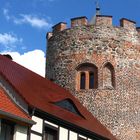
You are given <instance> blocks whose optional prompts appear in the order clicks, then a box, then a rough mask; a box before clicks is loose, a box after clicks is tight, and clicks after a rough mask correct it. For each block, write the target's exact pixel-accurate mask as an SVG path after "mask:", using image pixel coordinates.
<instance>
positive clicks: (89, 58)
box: [46, 15, 140, 140]
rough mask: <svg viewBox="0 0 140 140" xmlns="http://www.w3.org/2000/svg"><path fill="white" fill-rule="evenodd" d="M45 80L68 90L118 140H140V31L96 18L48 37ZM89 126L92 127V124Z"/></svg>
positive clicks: (73, 22)
mask: <svg viewBox="0 0 140 140" xmlns="http://www.w3.org/2000/svg"><path fill="white" fill-rule="evenodd" d="M46 77H47V78H48V79H50V80H53V81H54V82H55V83H58V84H59V85H61V86H62V87H64V88H66V89H68V90H70V91H71V93H72V94H73V95H74V96H75V97H77V98H78V99H79V101H80V102H81V103H82V104H83V105H84V106H85V107H86V108H87V109H88V110H89V111H90V112H91V113H92V114H93V115H94V116H96V117H97V119H98V120H100V121H101V123H103V124H104V125H105V126H106V127H107V128H108V129H109V130H110V131H111V132H112V133H113V134H114V135H116V137H117V138H118V139H120V140H140V28H136V23H135V22H134V21H130V20H128V19H124V18H123V19H121V20H120V26H119V27H115V26H113V25H112V16H103V15H97V16H96V22H95V24H94V25H89V23H88V21H87V18H86V17H78V18H73V19H71V28H66V23H64V22H61V23H58V24H57V25H55V26H53V31H52V33H50V32H49V33H48V34H47V58H46ZM93 125H94V124H93Z"/></svg>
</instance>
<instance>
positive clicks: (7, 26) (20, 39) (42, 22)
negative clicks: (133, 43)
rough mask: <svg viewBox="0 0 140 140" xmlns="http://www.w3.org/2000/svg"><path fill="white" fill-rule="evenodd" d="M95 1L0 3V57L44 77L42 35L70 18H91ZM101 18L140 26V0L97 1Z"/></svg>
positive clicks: (10, 0)
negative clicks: (5, 55) (3, 55)
mask: <svg viewBox="0 0 140 140" xmlns="http://www.w3.org/2000/svg"><path fill="white" fill-rule="evenodd" d="M95 1H96V0H0V54H7V53H8V54H10V55H11V56H12V57H13V61H15V62H17V63H19V64H21V65H23V66H25V67H27V68H29V69H31V70H33V71H34V72H36V73H38V74H40V75H41V76H44V75H45V59H46V58H45V57H46V50H47V48H46V33H47V32H50V31H52V26H54V25H55V24H57V23H59V22H66V23H67V26H68V27H70V19H71V18H74V17H80V16H86V17H87V18H88V20H89V21H90V19H91V18H92V17H93V16H94V15H95ZM98 1H99V5H100V8H101V14H102V15H111V16H113V24H114V26H119V20H120V19H121V18H127V19H130V20H133V21H136V23H137V26H138V27H139V26H140V14H139V13H140V0H98Z"/></svg>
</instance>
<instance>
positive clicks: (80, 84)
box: [76, 63, 98, 90]
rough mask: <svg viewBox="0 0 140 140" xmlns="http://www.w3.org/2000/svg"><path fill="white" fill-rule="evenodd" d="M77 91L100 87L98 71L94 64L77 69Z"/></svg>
mask: <svg viewBox="0 0 140 140" xmlns="http://www.w3.org/2000/svg"><path fill="white" fill-rule="evenodd" d="M76 70H77V75H76V89H77V90H81V89H96V88H97V86H98V79H97V78H98V76H97V74H98V69H97V67H96V66H95V65H94V64H91V63H84V64H81V65H79V66H78V67H77V68H76Z"/></svg>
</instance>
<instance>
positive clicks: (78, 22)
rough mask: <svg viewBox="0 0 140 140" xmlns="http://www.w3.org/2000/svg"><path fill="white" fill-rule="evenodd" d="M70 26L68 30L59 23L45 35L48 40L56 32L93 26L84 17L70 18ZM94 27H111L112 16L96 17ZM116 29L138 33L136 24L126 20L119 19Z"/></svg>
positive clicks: (138, 29) (63, 24)
mask: <svg viewBox="0 0 140 140" xmlns="http://www.w3.org/2000/svg"><path fill="white" fill-rule="evenodd" d="M70 25H71V27H70V28H67V23H66V22H60V23H58V24H56V25H54V26H53V27H52V33H51V32H49V33H48V34H47V39H50V37H52V36H53V35H55V34H57V33H58V32H61V31H64V30H66V29H69V30H70V29H72V28H74V27H81V26H93V25H91V24H90V23H89V22H88V19H87V17H85V16H82V17H76V18H72V19H71V23H70ZM94 26H100V27H101V26H103V27H113V24H112V16H109V15H96V18H95V24H94ZM114 27H115V26H114ZM118 28H124V29H127V30H137V31H138V33H139V32H140V28H136V22H135V21H132V20H129V19H126V18H122V19H120V26H118Z"/></svg>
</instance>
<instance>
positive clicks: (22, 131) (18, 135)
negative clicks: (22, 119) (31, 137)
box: [14, 125, 28, 140]
mask: <svg viewBox="0 0 140 140" xmlns="http://www.w3.org/2000/svg"><path fill="white" fill-rule="evenodd" d="M27 130H28V128H27V127H25V126H20V125H16V126H15V130H14V140H27Z"/></svg>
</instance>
